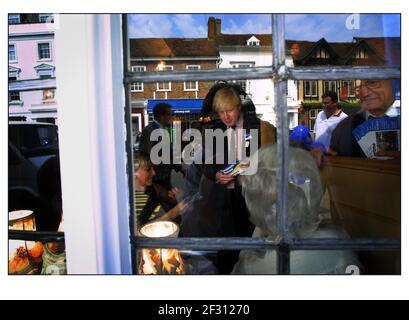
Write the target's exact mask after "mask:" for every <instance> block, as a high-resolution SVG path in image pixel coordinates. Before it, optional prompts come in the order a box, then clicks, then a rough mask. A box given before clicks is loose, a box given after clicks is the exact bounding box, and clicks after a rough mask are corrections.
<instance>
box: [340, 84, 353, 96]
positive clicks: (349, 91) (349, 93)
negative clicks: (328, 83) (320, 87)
mask: <svg viewBox="0 0 409 320" xmlns="http://www.w3.org/2000/svg"><path fill="white" fill-rule="evenodd" d="M344 83H347V87H348V98H356V93H355V88H356V83H355V81H354V80H341V86H340V88H342V87H343V86H344ZM351 83H352V89H351V87H350V86H349V85H350V84H351Z"/></svg>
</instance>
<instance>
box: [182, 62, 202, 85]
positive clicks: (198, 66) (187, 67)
mask: <svg viewBox="0 0 409 320" xmlns="http://www.w3.org/2000/svg"><path fill="white" fill-rule="evenodd" d="M186 70H200V65H198V64H188V65H187V66H186ZM188 83H195V88H193V89H191V88H190V89H189V88H187V84H188ZM183 91H199V81H184V82H183Z"/></svg>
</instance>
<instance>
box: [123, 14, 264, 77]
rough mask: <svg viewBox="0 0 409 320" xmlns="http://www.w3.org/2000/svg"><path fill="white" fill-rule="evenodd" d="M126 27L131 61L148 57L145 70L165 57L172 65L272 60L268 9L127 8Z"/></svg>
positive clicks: (211, 66) (249, 63)
mask: <svg viewBox="0 0 409 320" xmlns="http://www.w3.org/2000/svg"><path fill="white" fill-rule="evenodd" d="M128 27H129V29H128V30H129V31H128V33H129V44H130V54H131V61H147V62H148V61H149V63H148V64H147V71H152V70H155V68H156V65H158V64H159V63H161V62H162V63H168V62H169V61H173V62H174V65H175V68H174V70H181V69H186V63H187V64H192V65H194V64H200V69H219V68H234V67H236V66H237V64H243V65H246V67H266V66H271V64H272V53H271V39H272V35H271V15H268V14H211V15H209V14H131V15H128ZM181 58H183V59H181ZM181 60H184V61H181Z"/></svg>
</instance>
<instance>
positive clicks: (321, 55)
mask: <svg viewBox="0 0 409 320" xmlns="http://www.w3.org/2000/svg"><path fill="white" fill-rule="evenodd" d="M315 57H316V58H319V59H328V58H329V53H328V51H327V50H325V48H320V49H318V50H317V52H316V53H315Z"/></svg>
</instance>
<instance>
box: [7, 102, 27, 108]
mask: <svg viewBox="0 0 409 320" xmlns="http://www.w3.org/2000/svg"><path fill="white" fill-rule="evenodd" d="M23 105H24V102H23V101H9V106H13V107H15V106H20V107H22V106H23Z"/></svg>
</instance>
